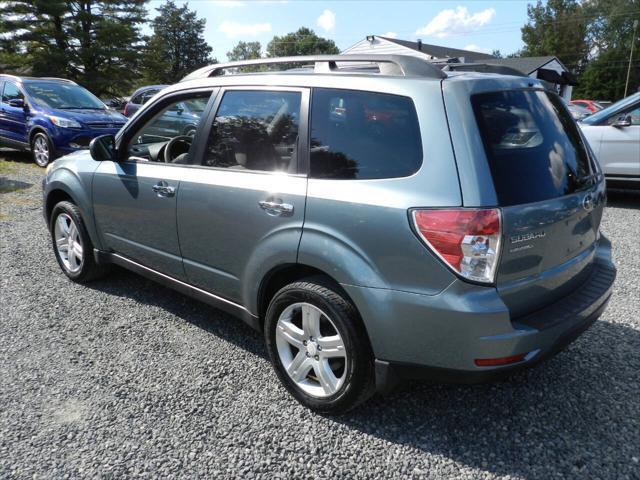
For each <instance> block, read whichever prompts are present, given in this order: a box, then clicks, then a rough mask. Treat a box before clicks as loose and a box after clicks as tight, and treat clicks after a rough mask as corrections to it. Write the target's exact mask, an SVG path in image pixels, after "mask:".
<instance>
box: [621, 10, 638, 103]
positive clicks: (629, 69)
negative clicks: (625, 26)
mask: <svg viewBox="0 0 640 480" xmlns="http://www.w3.org/2000/svg"><path fill="white" fill-rule="evenodd" d="M637 28H638V20H634V21H633V35H632V37H631V52H629V68H627V82H626V83H625V84H624V97H625V98H626V97H627V89H628V88H629V74H630V73H631V61H632V60H633V46H634V45H635V43H636V29H637Z"/></svg>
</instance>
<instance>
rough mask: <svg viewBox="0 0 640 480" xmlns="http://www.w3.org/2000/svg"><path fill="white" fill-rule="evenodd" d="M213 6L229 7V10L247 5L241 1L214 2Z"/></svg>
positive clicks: (219, 0) (225, 0) (221, 0)
mask: <svg viewBox="0 0 640 480" xmlns="http://www.w3.org/2000/svg"><path fill="white" fill-rule="evenodd" d="M213 4H214V5H215V6H216V7H229V8H237V7H244V6H245V5H246V3H245V2H243V1H241V0H214V1H213Z"/></svg>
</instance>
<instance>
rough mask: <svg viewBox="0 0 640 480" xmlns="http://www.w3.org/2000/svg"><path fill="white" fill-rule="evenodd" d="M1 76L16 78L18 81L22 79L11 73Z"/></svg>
mask: <svg viewBox="0 0 640 480" xmlns="http://www.w3.org/2000/svg"><path fill="white" fill-rule="evenodd" d="M0 76H3V77H11V78H15V79H16V80H20V77H19V76H18V75H11V74H10V73H0Z"/></svg>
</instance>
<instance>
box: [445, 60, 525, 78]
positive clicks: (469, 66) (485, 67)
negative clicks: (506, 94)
mask: <svg viewBox="0 0 640 480" xmlns="http://www.w3.org/2000/svg"><path fill="white" fill-rule="evenodd" d="M440 66H441V67H442V70H443V71H444V72H479V73H499V74H500V75H515V76H516V77H527V76H528V75H525V74H524V73H522V72H521V71H520V70H516V69H515V68H512V67H506V66H504V65H493V64H491V63H444V64H440Z"/></svg>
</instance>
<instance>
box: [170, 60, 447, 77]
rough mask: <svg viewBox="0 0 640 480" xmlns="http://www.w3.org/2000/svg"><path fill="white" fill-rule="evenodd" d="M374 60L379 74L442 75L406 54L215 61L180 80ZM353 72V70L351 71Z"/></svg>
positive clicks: (325, 69) (322, 69)
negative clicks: (250, 70) (250, 69)
mask: <svg viewBox="0 0 640 480" xmlns="http://www.w3.org/2000/svg"><path fill="white" fill-rule="evenodd" d="M347 62H350V63H375V64H377V65H378V69H379V72H380V73H381V74H383V75H396V76H404V77H428V78H435V79H442V78H445V77H446V75H445V74H444V73H443V72H442V70H441V69H440V68H438V67H436V66H434V65H432V64H431V63H430V62H428V61H426V60H422V59H420V58H418V57H413V56H409V55H371V54H369V55H311V56H301V57H279V58H258V59H255V60H243V61H239V62H229V63H218V64H215V65H209V66H207V67H203V68H201V69H199V70H196V71H195V72H193V73H190V74H189V75H187V76H186V77H184V78H183V79H182V80H181V81H185V80H193V79H195V78H207V77H216V76H219V75H224V72H225V71H226V70H230V69H234V68H242V67H253V66H257V65H279V64H280V65H281V64H296V65H311V64H312V65H313V66H314V72H315V73H334V72H338V71H340V68H338V65H337V64H338V63H340V64H344V63H347ZM352 71H353V70H352Z"/></svg>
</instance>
